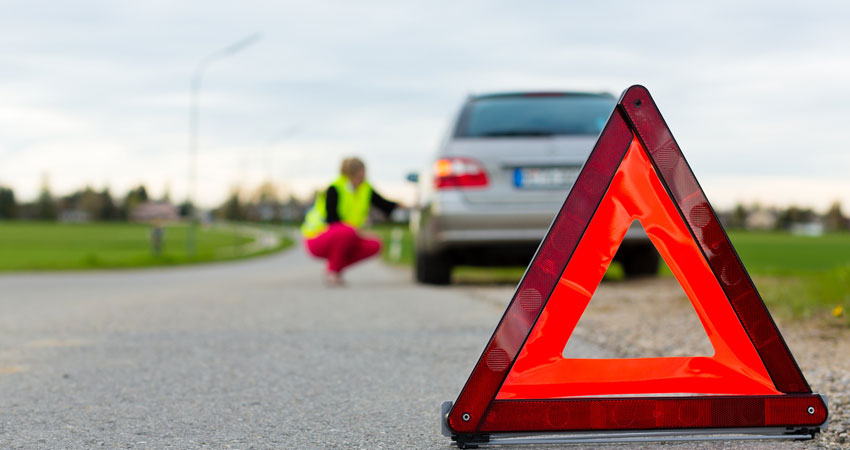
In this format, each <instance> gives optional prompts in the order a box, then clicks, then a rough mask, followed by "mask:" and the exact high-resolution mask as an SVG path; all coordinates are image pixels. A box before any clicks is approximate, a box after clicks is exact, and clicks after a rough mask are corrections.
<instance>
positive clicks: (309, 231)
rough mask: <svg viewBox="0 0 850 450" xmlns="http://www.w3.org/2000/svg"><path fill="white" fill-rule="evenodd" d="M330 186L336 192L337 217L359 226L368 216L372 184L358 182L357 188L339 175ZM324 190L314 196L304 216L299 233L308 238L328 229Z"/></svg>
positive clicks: (353, 225)
mask: <svg viewBox="0 0 850 450" xmlns="http://www.w3.org/2000/svg"><path fill="white" fill-rule="evenodd" d="M331 186H333V187H335V188H336V192H337V213H338V214H339V219H340V220H341V221H342V222H343V223H346V224H348V225H351V226H352V227H354V228H360V227H361V226H363V224H364V223H366V219H367V218H368V217H369V203H370V201H371V200H372V186H370V185H369V183H367V182H365V181H364V182H362V183H360V186H357V189H354V188H352V187H351V182H350V181H349V180H348V177H346V176H344V175H343V176H340V177H339V178H337V179H336V181H334V182H333V183H331ZM325 196H326V191H325V192H320V193H319V195H317V196H316V203H314V204H313V207H312V208H310V210H309V211H307V215H306V216H304V224H303V225H301V234H302V235H304V237H305V238H307V239H310V238H314V237H316V236H318V235H320V234H322V233H323V232H324V231H325V230H327V229H328V222H327V219H328V218H327V207H326V203H325V201H326V198H325Z"/></svg>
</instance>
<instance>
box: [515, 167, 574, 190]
mask: <svg viewBox="0 0 850 450" xmlns="http://www.w3.org/2000/svg"><path fill="white" fill-rule="evenodd" d="M579 170H581V168H580V167H517V168H516V169H514V186H516V187H518V188H531V189H533V188H539V189H557V188H568V187H570V186H572V185H573V183H575V181H576V178H578V173H579Z"/></svg>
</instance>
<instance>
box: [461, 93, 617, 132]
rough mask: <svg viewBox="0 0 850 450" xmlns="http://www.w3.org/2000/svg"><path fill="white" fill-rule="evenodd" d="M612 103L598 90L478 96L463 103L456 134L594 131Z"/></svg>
mask: <svg viewBox="0 0 850 450" xmlns="http://www.w3.org/2000/svg"><path fill="white" fill-rule="evenodd" d="M615 104H616V100H615V99H614V98H613V97H611V96H608V95H600V94H562V95H508V96H493V97H480V98H477V99H474V100H472V101H470V102H469V103H467V104H466V106H465V108H464V110H463V112H462V113H461V117H460V121H459V122H458V125H457V128H456V129H455V137H470V138H478V137H505V136H517V137H520V136H558V135H597V134H599V133H600V132H601V131H602V127H604V126H605V122H606V121H607V120H608V116H610V115H611V111H612V110H613V109H614V105H615Z"/></svg>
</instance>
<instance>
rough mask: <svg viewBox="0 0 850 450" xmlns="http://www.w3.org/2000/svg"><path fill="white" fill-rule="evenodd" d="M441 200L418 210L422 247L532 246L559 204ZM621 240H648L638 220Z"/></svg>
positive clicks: (541, 237)
mask: <svg viewBox="0 0 850 450" xmlns="http://www.w3.org/2000/svg"><path fill="white" fill-rule="evenodd" d="M441 200H450V201H443V202H441V203H440V204H438V205H434V206H433V207H432V208H430V209H429V210H427V211H423V212H422V217H421V219H420V220H421V222H420V226H419V230H418V232H419V233H421V234H422V236H420V244H421V245H422V246H423V248H424V249H425V250H426V251H429V252H437V251H443V250H451V249H463V248H468V247H483V246H491V247H500V246H501V247H516V246H518V245H519V246H524V247H532V248H536V246H537V245H538V244H539V243H540V241H541V240H542V239H543V237H544V236H545V235H546V232H547V231H548V229H549V226H550V225H551V223H552V220H553V219H554V217H555V215H556V214H557V212H558V211H559V210H560V208H561V206H562V205H561V204H560V203H558V204H534V203H532V204H524V205H516V204H507V205H505V204H502V205H469V204H468V203H465V202H456V201H451V200H455V199H454V198H451V197H449V198H448V199H446V198H445V197H443V198H442V199H441ZM624 242H628V243H632V242H635V243H637V242H648V237H647V235H646V233H645V232H644V230H643V228H642V227H641V226H640V224H639V223H637V222H635V223H634V224H632V226H631V228H630V229H629V230H628V232H627V233H626V236H625V238H624Z"/></svg>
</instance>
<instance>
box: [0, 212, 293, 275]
mask: <svg viewBox="0 0 850 450" xmlns="http://www.w3.org/2000/svg"><path fill="white" fill-rule="evenodd" d="M187 230H188V227H187V226H186V225H169V226H167V227H166V228H165V234H164V240H163V247H162V251H161V253H160V254H159V255H158V256H155V255H154V254H153V251H152V248H151V241H150V236H151V227H150V226H149V225H144V224H128V223H86V224H60V223H40V222H0V270H44V269H50V270H59V269H61V270H65V269H72V270H73V269H102V268H121V267H145V266H160V265H175V264H187V263H199V262H212V261H221V260H228V259H237V258H244V257H248V256H254V255H256V254H261V253H269V252H270V251H276V250H279V249H281V248H283V247H285V246H287V245H288V244H289V243H291V241H289V240H288V239H283V240H282V242H281V245H280V246H279V247H278V248H275V249H269V250H265V251H260V252H253V253H252V252H245V251H242V248H243V246H244V245H245V244H247V243H250V242H252V241H253V238H252V237H250V236H248V235H246V234H244V233H243V232H239V231H237V230H236V229H234V228H227V227H215V228H204V227H200V228H199V229H198V232H197V237H196V251H195V256H194V257H193V258H188V257H187V255H186V235H187Z"/></svg>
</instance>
